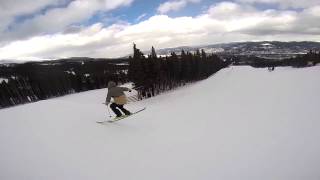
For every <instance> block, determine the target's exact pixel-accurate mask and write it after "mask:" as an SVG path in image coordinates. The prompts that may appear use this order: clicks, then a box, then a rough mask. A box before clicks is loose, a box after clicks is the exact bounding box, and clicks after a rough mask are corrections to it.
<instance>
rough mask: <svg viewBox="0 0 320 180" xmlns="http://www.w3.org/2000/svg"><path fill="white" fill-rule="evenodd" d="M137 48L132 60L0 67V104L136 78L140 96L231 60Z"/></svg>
mask: <svg viewBox="0 0 320 180" xmlns="http://www.w3.org/2000/svg"><path fill="white" fill-rule="evenodd" d="M133 50H134V53H133V57H129V59H115V60H110V59H108V60H106V59H100V60H97V59H88V58H84V59H76V60H75V59H67V60H58V61H47V62H29V63H24V64H14V65H11V66H9V67H7V66H0V77H1V78H2V80H1V82H0V108H3V107H9V106H13V105H17V104H23V103H29V102H35V101H38V100H43V99H48V98H51V97H57V96H63V95H66V94H70V93H75V92H81V91H86V90H91V89H99V88H105V87H106V84H107V82H108V81H110V80H113V81H116V82H118V83H124V82H128V81H132V82H133V83H134V84H135V86H136V89H137V91H138V94H139V98H140V99H142V98H146V97H151V96H155V95H157V94H159V93H161V92H163V91H167V90H171V89H174V88H176V87H179V86H182V85H185V84H186V83H190V82H194V81H198V80H202V79H205V78H207V77H209V76H210V75H212V74H213V73H215V72H217V71H219V70H220V69H221V68H223V67H226V66H228V64H229V62H227V61H223V60H222V59H221V58H219V57H218V56H216V55H214V54H211V55H207V54H206V53H205V52H204V51H203V50H202V51H199V50H198V51H196V52H195V53H190V52H185V51H183V50H182V52H181V54H180V55H177V54H175V53H171V55H170V56H166V57H157V54H156V52H155V50H154V48H153V47H152V51H151V54H150V55H148V56H147V57H146V56H145V55H144V54H143V53H142V52H141V51H140V50H139V49H137V48H136V45H134V47H133ZM128 61H129V64H128ZM3 79H5V80H3Z"/></svg>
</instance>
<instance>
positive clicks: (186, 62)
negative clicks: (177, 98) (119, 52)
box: [129, 44, 229, 99]
mask: <svg viewBox="0 0 320 180" xmlns="http://www.w3.org/2000/svg"><path fill="white" fill-rule="evenodd" d="M133 51H134V53H133V57H129V80H130V81H132V82H133V83H134V84H135V87H136V89H137V91H138V94H139V98H140V99H143V98H147V97H151V96H155V95H157V94H159V93H161V92H164V91H167V90H171V89H174V88H176V87H179V86H182V85H185V84H186V83H190V82H194V81H198V80H202V79H205V78H208V77H209V76H210V75H212V74H214V73H215V72H217V71H219V70H220V69H222V68H224V67H226V66H228V65H229V62H227V61H223V60H222V59H221V58H219V57H218V56H217V55H214V54H211V55H207V54H206V53H205V51H204V50H201V52H200V50H197V51H196V52H195V53H190V52H185V51H183V50H182V52H181V55H177V54H175V53H174V52H172V53H171V55H170V56H166V57H158V56H157V54H156V52H155V49H154V48H153V47H152V49H151V54H150V55H148V56H147V57H146V56H145V55H144V54H143V53H142V52H141V51H140V50H139V49H137V47H136V45H135V44H134V47H133Z"/></svg>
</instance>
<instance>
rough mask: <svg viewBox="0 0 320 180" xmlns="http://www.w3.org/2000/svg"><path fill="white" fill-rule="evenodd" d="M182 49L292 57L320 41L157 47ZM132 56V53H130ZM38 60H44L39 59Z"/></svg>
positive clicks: (163, 53)
mask: <svg viewBox="0 0 320 180" xmlns="http://www.w3.org/2000/svg"><path fill="white" fill-rule="evenodd" d="M182 49H183V50H184V51H189V52H191V53H194V52H196V51H197V50H198V49H199V50H200V49H203V50H204V51H205V52H206V53H216V54H220V55H225V54H233V55H240V56H257V57H262V58H275V59H282V58H290V57H295V56H296V55H298V54H306V53H307V52H309V51H310V50H315V51H320V42H314V41H290V42H282V41H257V42H231V43H220V44H211V45H197V46H179V47H172V48H164V49H156V53H157V55H159V56H166V55H170V54H171V53H172V52H175V53H176V54H180V53H181V51H182ZM143 53H144V54H145V55H148V54H150V51H143ZM130 55H131V56H132V54H130ZM130 55H128V56H124V57H120V58H110V59H109V58H90V57H70V58H61V59H55V60H53V59H52V60H48V59H44V60H43V61H60V60H63V61H83V60H84V61H86V60H88V61H94V60H96V59H98V60H114V59H124V58H128V57H129V56H130ZM29 61H31V60H30V59H28V60H25V61H24V60H14V59H10V60H1V59H0V64H12V63H25V62H29ZM37 61H40V62H41V61H42V60H39V59H37Z"/></svg>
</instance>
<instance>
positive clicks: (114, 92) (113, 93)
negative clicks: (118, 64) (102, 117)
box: [106, 81, 131, 118]
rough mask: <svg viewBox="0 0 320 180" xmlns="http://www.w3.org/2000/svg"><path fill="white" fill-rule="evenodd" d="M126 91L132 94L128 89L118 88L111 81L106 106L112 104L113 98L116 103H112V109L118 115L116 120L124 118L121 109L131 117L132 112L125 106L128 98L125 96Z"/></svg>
mask: <svg viewBox="0 0 320 180" xmlns="http://www.w3.org/2000/svg"><path fill="white" fill-rule="evenodd" d="M124 91H129V92H131V89H129V88H126V87H118V86H116V83H115V82H113V81H109V83H108V94H107V98H106V105H107V106H108V104H109V103H110V100H111V97H112V98H113V100H114V102H113V103H111V105H110V108H111V109H112V111H113V112H114V113H115V114H116V115H117V117H116V118H119V117H121V116H122V113H121V112H120V111H119V109H120V110H121V111H122V112H123V113H124V114H125V115H127V116H129V115H131V112H130V111H128V110H127V109H125V108H124V107H123V106H124V105H125V104H127V96H126V95H125V94H124Z"/></svg>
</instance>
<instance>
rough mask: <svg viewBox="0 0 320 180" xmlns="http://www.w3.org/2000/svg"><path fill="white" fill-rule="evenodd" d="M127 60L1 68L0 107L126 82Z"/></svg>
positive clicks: (7, 66) (28, 64)
mask: <svg viewBox="0 0 320 180" xmlns="http://www.w3.org/2000/svg"><path fill="white" fill-rule="evenodd" d="M127 71H128V60H127V59H122V60H121V59H120V60H106V59H90V58H83V59H81V58H80V59H76V60H75V59H65V60H58V61H46V62H28V63H24V64H11V65H2V66H0V108H3V107H9V106H13V105H17V104H23V103H29V102H35V101H38V100H43V99H48V98H52V97H57V96H62V95H66V94H70V93H75V92H81V91H87V90H91V89H98V88H105V87H106V84H107V82H108V81H109V80H115V81H118V82H127V81H128V77H127Z"/></svg>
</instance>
